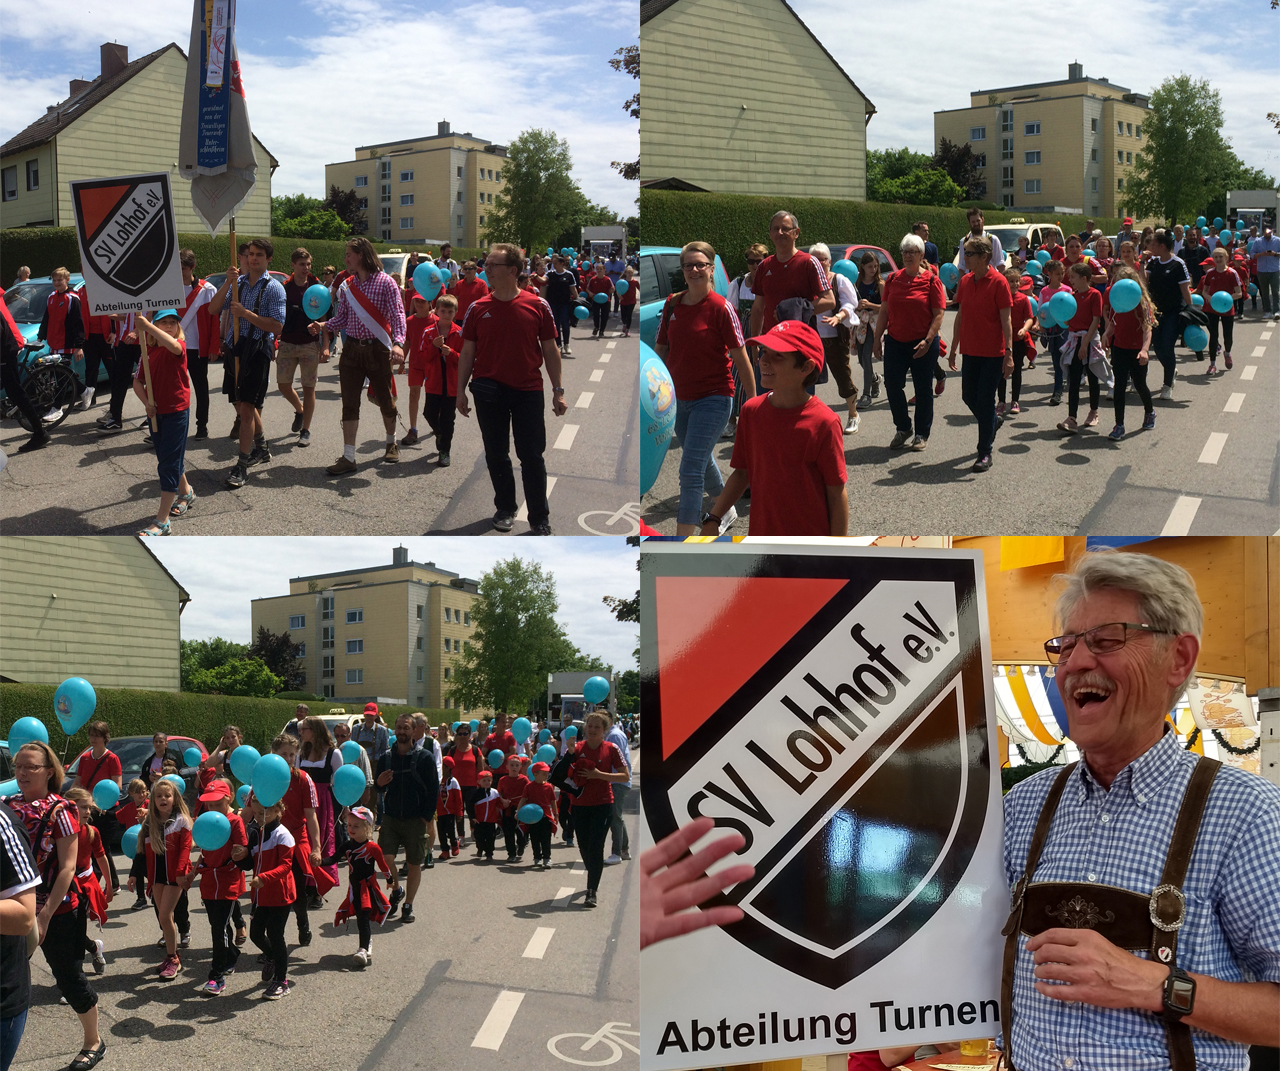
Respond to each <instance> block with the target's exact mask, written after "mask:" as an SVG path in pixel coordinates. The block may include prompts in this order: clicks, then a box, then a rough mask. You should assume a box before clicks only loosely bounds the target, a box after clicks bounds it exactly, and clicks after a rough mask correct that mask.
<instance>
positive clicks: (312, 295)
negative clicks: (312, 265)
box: [302, 283, 332, 320]
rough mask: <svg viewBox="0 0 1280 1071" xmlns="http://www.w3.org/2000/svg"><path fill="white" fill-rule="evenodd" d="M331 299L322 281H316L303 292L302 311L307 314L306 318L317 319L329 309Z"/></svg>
mask: <svg viewBox="0 0 1280 1071" xmlns="http://www.w3.org/2000/svg"><path fill="white" fill-rule="evenodd" d="M331 300H332V297H331V295H330V294H329V288H328V287H327V286H325V285H324V284H323V283H316V284H314V285H313V286H309V287H307V289H306V290H305V291H304V292H303V294H302V311H303V312H305V313H306V314H307V319H308V320H318V319H320V317H321V316H323V315H324V314H325V313H326V312H328V311H329V302H330V301H331Z"/></svg>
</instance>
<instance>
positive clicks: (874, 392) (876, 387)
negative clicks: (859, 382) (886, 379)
mask: <svg viewBox="0 0 1280 1071" xmlns="http://www.w3.org/2000/svg"><path fill="white" fill-rule="evenodd" d="M880 383H881V379H880V373H879V372H877V373H876V374H875V379H873V380H872V381H871V397H873V398H879V397H880Z"/></svg>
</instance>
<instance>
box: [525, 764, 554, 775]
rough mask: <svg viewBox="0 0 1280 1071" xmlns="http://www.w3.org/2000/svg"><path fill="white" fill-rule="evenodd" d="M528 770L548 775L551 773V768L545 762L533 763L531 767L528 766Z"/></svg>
mask: <svg viewBox="0 0 1280 1071" xmlns="http://www.w3.org/2000/svg"><path fill="white" fill-rule="evenodd" d="M529 769H530V770H542V771H544V772H545V773H550V772H551V767H550V766H548V765H547V764H546V763H545V762H535V763H534V764H533V765H532V766H530V767H529Z"/></svg>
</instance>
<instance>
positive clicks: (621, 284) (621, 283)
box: [613, 279, 631, 297]
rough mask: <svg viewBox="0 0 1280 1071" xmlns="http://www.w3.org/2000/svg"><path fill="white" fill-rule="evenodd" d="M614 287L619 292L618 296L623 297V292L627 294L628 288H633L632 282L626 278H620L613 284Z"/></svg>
mask: <svg viewBox="0 0 1280 1071" xmlns="http://www.w3.org/2000/svg"><path fill="white" fill-rule="evenodd" d="M613 288H614V289H615V290H616V291H617V292H618V296H619V297H621V296H622V295H623V294H625V293H626V292H627V291H628V290H630V289H631V284H630V283H629V282H627V281H626V279H619V280H618V281H617V282H616V283H614V284H613Z"/></svg>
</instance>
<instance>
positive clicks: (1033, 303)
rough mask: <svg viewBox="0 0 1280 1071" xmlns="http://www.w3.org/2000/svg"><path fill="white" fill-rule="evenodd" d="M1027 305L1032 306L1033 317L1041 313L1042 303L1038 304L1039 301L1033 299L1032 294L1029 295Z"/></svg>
mask: <svg viewBox="0 0 1280 1071" xmlns="http://www.w3.org/2000/svg"><path fill="white" fill-rule="evenodd" d="M1027 304H1028V305H1030V306H1031V315H1032V316H1034V315H1035V314H1036V313H1037V312H1038V311H1039V309H1040V302H1038V301H1037V300H1036V299H1035V298H1033V297H1032V296H1031V295H1030V294H1028V295H1027Z"/></svg>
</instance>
